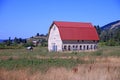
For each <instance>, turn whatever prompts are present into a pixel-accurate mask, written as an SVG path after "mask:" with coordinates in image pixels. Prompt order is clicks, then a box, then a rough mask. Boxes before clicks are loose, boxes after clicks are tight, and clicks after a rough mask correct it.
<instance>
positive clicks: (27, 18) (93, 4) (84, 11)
mask: <svg viewBox="0 0 120 80" xmlns="http://www.w3.org/2000/svg"><path fill="white" fill-rule="evenodd" d="M116 20H120V0H0V39H8V38H9V37H11V38H13V39H14V37H17V38H29V37H31V36H34V35H36V34H37V33H40V34H46V33H48V30H49V27H50V25H51V24H52V22H53V21H72V22H91V23H92V24H93V25H99V26H104V25H105V24H108V23H110V22H113V21H116Z"/></svg>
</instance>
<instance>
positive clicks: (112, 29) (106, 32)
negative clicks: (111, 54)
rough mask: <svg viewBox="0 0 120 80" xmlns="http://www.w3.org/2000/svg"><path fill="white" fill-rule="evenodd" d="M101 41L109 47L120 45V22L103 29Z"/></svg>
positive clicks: (107, 25) (112, 23)
mask: <svg viewBox="0 0 120 80" xmlns="http://www.w3.org/2000/svg"><path fill="white" fill-rule="evenodd" d="M100 39H101V41H102V42H106V44H107V45H109V46H115V45H120V20H118V21H114V22H111V23H108V24H106V25H105V26H103V27H101V34H100Z"/></svg>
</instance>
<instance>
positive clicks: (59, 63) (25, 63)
mask: <svg viewBox="0 0 120 80" xmlns="http://www.w3.org/2000/svg"><path fill="white" fill-rule="evenodd" d="M83 63H85V61H82V60H75V59H18V60H14V59H12V58H10V59H8V60H0V68H5V69H8V70H13V69H24V68H25V69H26V68H30V69H32V70H41V71H47V70H48V69H49V68H50V67H65V68H67V69H69V68H72V67H74V66H76V65H77V64H83ZM86 63H87V62H86Z"/></svg>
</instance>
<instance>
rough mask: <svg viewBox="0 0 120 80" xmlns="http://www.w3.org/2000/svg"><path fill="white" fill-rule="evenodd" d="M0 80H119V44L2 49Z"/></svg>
mask: <svg viewBox="0 0 120 80" xmlns="http://www.w3.org/2000/svg"><path fill="white" fill-rule="evenodd" d="M0 80H120V46H114V47H108V46H104V47H100V48H99V49H98V51H95V52H63V53H58V52H57V53H56V52H48V51H47V48H46V47H35V48H34V50H33V51H28V50H26V49H25V48H23V49H1V50H0Z"/></svg>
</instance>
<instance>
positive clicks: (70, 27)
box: [48, 21, 99, 51]
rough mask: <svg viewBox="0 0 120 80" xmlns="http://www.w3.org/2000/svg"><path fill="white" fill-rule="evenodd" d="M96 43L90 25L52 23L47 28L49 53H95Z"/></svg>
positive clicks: (95, 36) (62, 22)
mask: <svg viewBox="0 0 120 80" xmlns="http://www.w3.org/2000/svg"><path fill="white" fill-rule="evenodd" d="M98 42H99V36H98V34H97V31H96V29H95V28H94V26H93V25H92V24H91V23H86V22H65V21H54V22H53V23H52V24H51V26H50V28H49V34H48V50H49V51H95V50H96V49H97V46H98Z"/></svg>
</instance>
